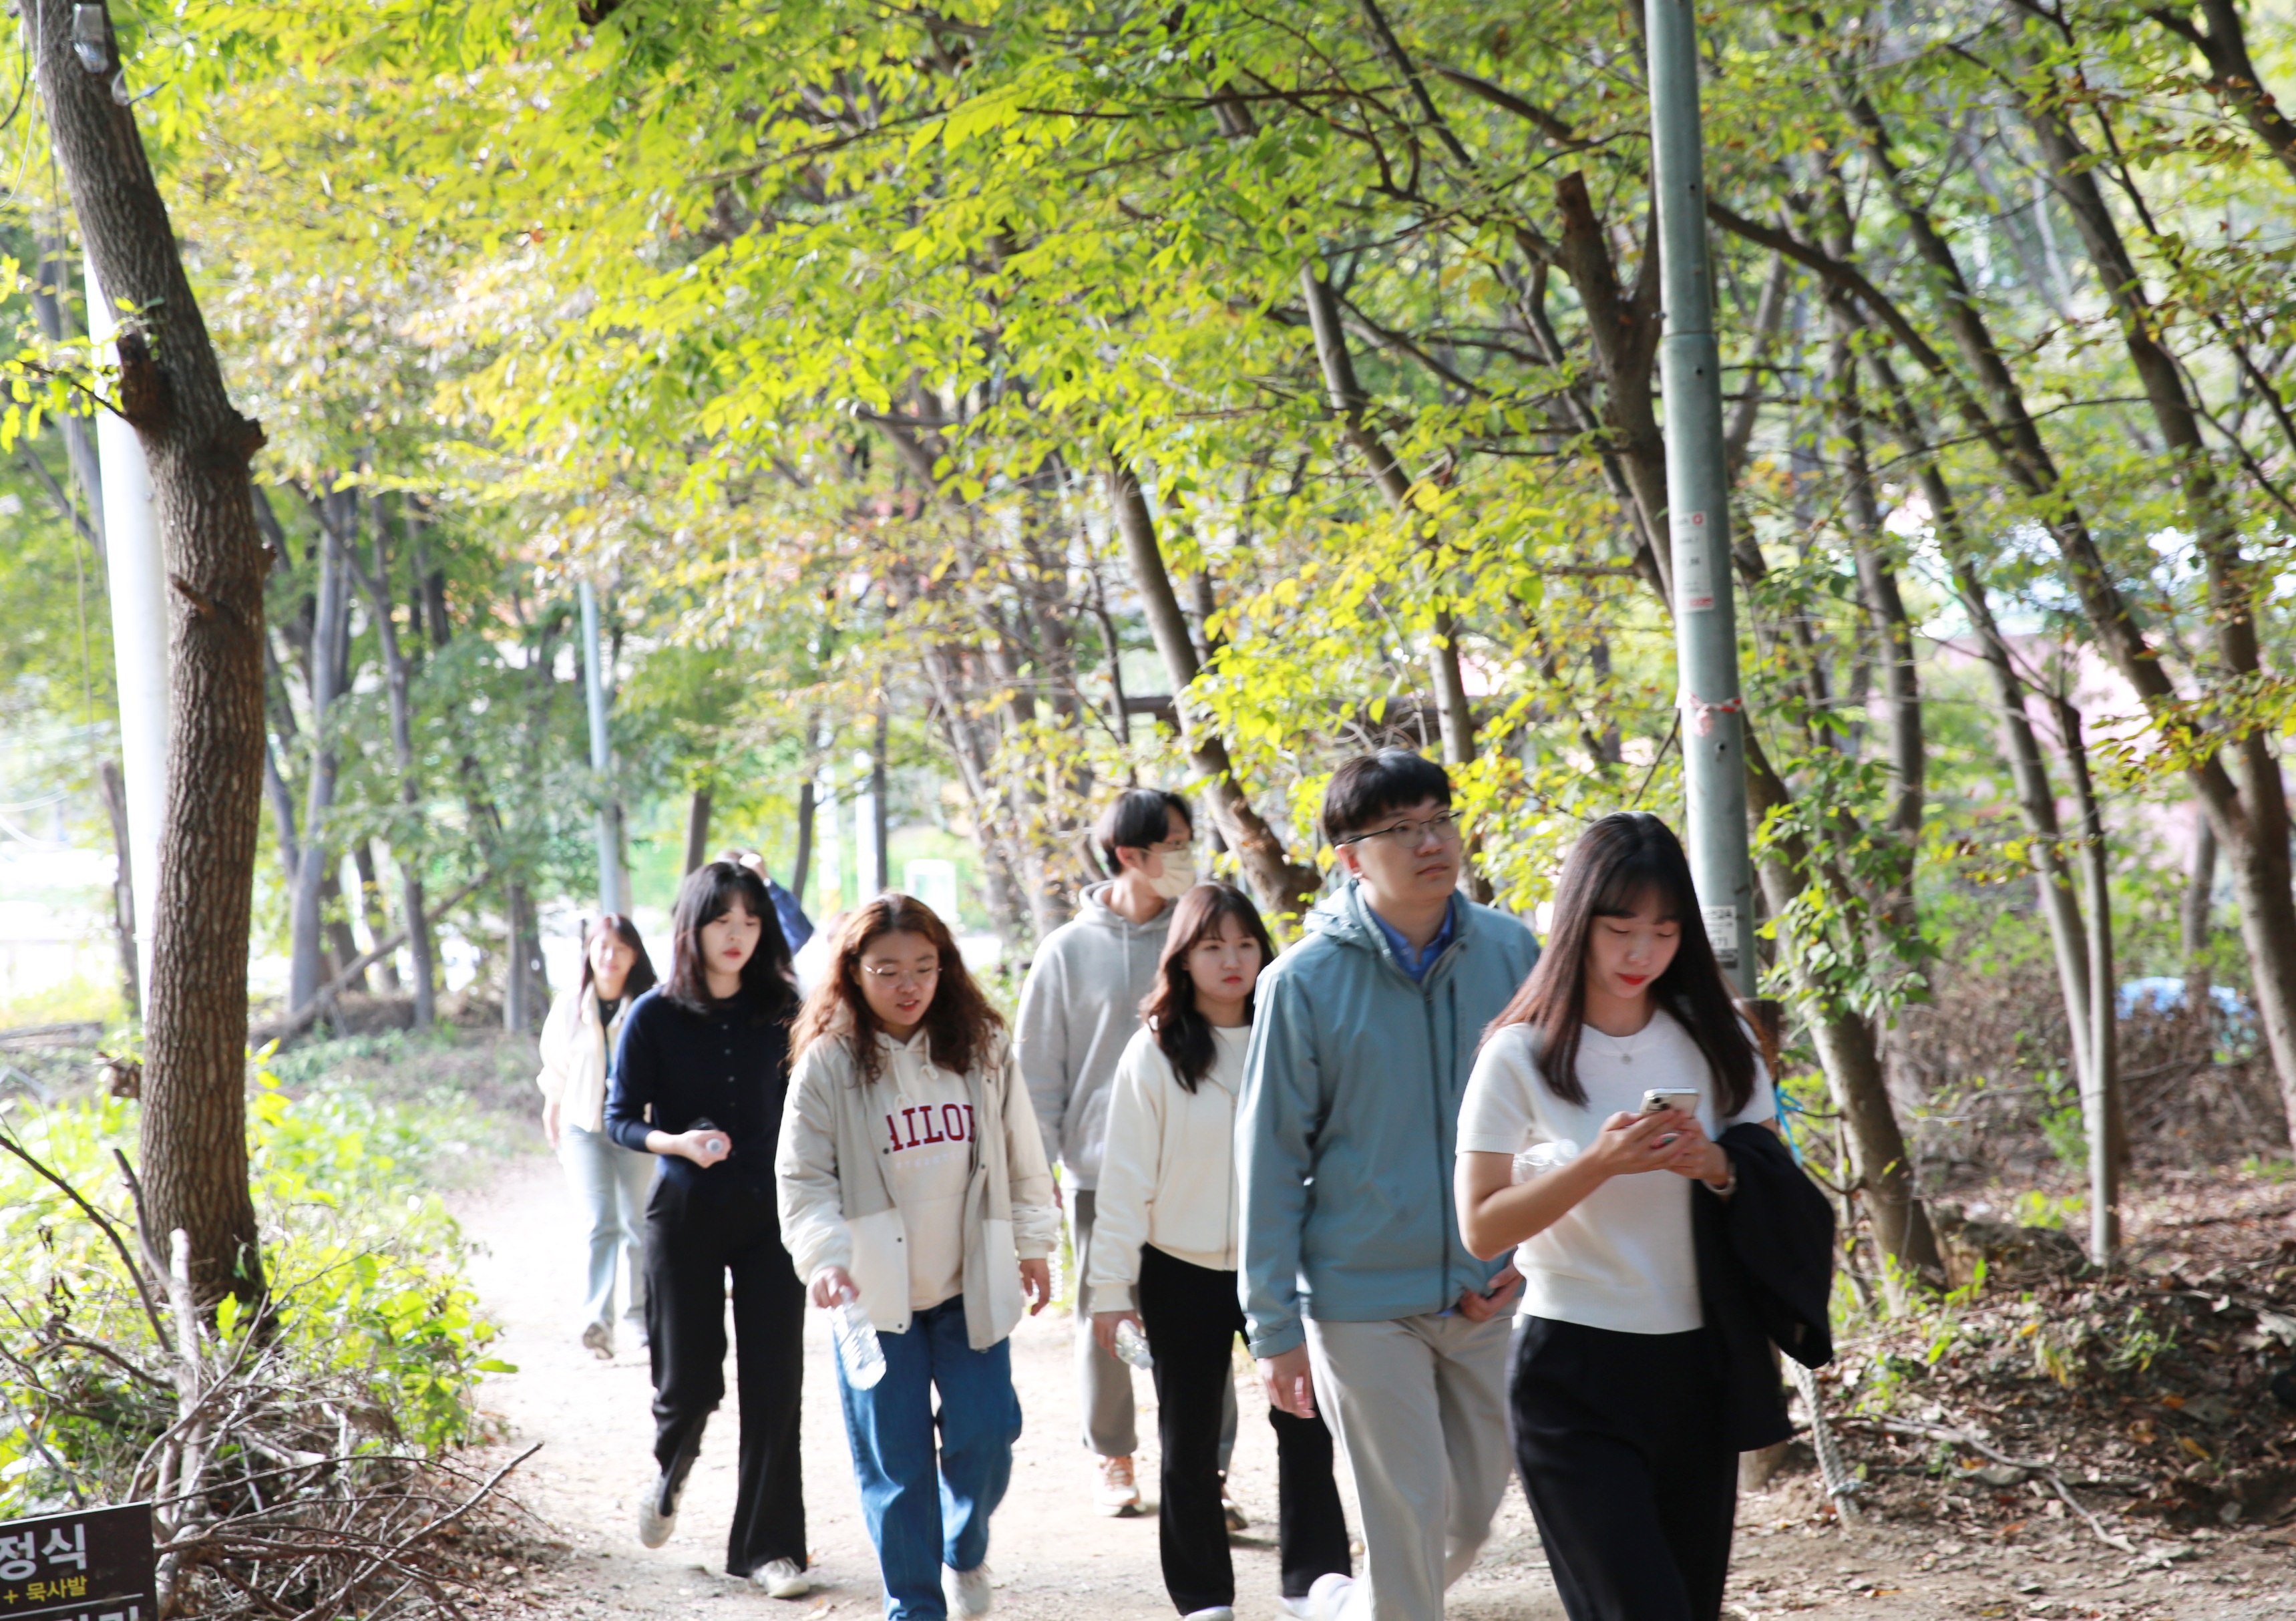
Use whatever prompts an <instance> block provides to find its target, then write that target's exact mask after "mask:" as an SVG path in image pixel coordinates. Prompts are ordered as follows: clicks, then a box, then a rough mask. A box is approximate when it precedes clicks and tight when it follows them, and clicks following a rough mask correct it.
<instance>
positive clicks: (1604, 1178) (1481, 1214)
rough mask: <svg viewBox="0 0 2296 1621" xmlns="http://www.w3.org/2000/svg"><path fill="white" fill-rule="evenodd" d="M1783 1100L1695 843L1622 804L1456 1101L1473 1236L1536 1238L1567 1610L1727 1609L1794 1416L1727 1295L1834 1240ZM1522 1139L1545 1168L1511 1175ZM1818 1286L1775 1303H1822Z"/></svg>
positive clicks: (1612, 1614) (1530, 1410)
mask: <svg viewBox="0 0 2296 1621" xmlns="http://www.w3.org/2000/svg"><path fill="white" fill-rule="evenodd" d="M1774 1117H1775V1103H1774V1101H1773V1098H1772V1097H1771V1091H1770V1080H1769V1076H1768V1074H1767V1073H1766V1072H1765V1071H1764V1068H1763V1066H1762V1063H1761V1060H1760V1058H1759V1056H1758V1055H1757V1053H1756V1051H1755V1047H1754V1043H1753V1041H1752V1039H1751V1034H1750V1033H1749V1032H1748V1030H1747V1028H1746V1027H1745V1025H1744V1024H1743V1023H1742V1022H1741V1020H1740V1017H1739V1015H1738V1012H1737V1009H1736V1008H1735V1006H1734V1003H1733V1001H1732V1000H1731V995H1730V991H1729V987H1728V986H1727V984H1726V983H1725V981H1724V980H1723V977H1722V973H1721V970H1720V968H1719V967H1718V966H1717V965H1716V962H1715V958H1714V952H1713V949H1712V947H1711V946H1710V944H1709V942H1708V940H1707V937H1706V931H1705V927H1704V925H1703V922H1702V917H1701V914H1700V912H1699V909H1698V901H1697V896H1696V894H1695V893H1694V892H1693V888H1692V885H1691V878H1690V868H1689V864H1688V862H1687V861H1685V860H1684V857H1683V853H1682V846H1681V844H1680V843H1677V840H1676V838H1675V836H1674V835H1673V833H1672V832H1670V831H1669V829H1668V828H1667V827H1666V825H1665V824H1664V823H1663V822H1661V821H1660V820H1659V819H1657V818H1656V817H1653V816H1648V815H1644V814H1640V813H1633V812H1622V813H1620V814H1618V815H1613V816H1607V817H1604V818H1603V819H1602V820H1600V821H1598V822H1596V823H1595V825H1594V827H1591V828H1590V829H1588V831H1587V834H1586V835H1585V836H1583V837H1582V838H1581V839H1580V840H1579V843H1578V845H1577V847H1576V848H1575V849H1573V850H1572V852H1570V860H1569V861H1568V862H1567V863H1566V864H1565V866H1564V868H1563V871H1562V883H1561V885H1560V887H1559V890H1558V893H1557V894H1556V896H1555V901H1554V924H1553V927H1552V929H1551V931H1550V933H1549V934H1548V937H1547V946H1546V954H1545V955H1544V956H1543V957H1541V958H1540V959H1539V962H1538V967H1537V968H1536V969H1535V970H1533V971H1532V973H1531V975H1530V977H1529V980H1528V981H1527V982H1526V983H1524V985H1523V988H1522V990H1521V992H1520V993H1519V994H1518V995H1517V996H1516V997H1515V999H1514V1000H1513V1002H1512V1003H1510V1004H1509V1005H1508V1007H1507V1008H1506V1010H1505V1012H1504V1013H1502V1014H1501V1015H1500V1016H1498V1018H1497V1020H1496V1021H1495V1022H1494V1023H1493V1024H1492V1026H1491V1029H1490V1033H1489V1034H1488V1037H1487V1039H1486V1041H1485V1043H1484V1046H1483V1049H1482V1052H1481V1054H1480V1057H1478V1059H1477V1061H1476V1064H1475V1070H1474V1074H1473V1076H1472V1079H1471V1080H1470V1081H1469V1082H1468V1086H1467V1093H1466V1097H1465V1098H1464V1101H1463V1103H1462V1105H1461V1107H1460V1115H1459V1156H1458V1173H1457V1184H1458V1186H1457V1193H1458V1205H1459V1223H1460V1231H1461V1235H1462V1236H1463V1237H1464V1238H1465V1239H1466V1241H1467V1244H1468V1247H1470V1248H1471V1249H1472V1250H1473V1251H1474V1253H1475V1254H1476V1255H1497V1254H1499V1253H1500V1252H1501V1251H1502V1250H1504V1249H1505V1248H1506V1247H1508V1246H1509V1245H1520V1246H1521V1247H1520V1248H1519V1249H1518V1250H1517V1252H1516V1264H1517V1265H1518V1266H1519V1267H1520V1268H1521V1271H1522V1274H1523V1278H1524V1290H1523V1300H1522V1306H1521V1323H1520V1325H1519V1328H1518V1330H1517V1333H1516V1336H1515V1341H1514V1346H1513V1367H1512V1369H1511V1371H1510V1378H1509V1381H1508V1402H1509V1405H1510V1408H1511V1410H1512V1411H1511V1416H1512V1419H1513V1422H1512V1424H1511V1425H1510V1428H1511V1430H1512V1432H1513V1441H1514V1447H1515V1457H1516V1462H1517V1464H1518V1466H1519V1467H1520V1468H1521V1471H1522V1479H1523V1485H1524V1488H1525V1490H1526V1491H1527V1493H1529V1498H1530V1505H1531V1509H1532V1511H1533V1513H1534V1514H1535V1515H1536V1517H1537V1518H1538V1530H1539V1535H1540V1537H1541V1538H1542V1539H1543V1540H1544V1542H1545V1543H1546V1550H1547V1553H1548V1556H1549V1558H1550V1559H1552V1561H1553V1564H1554V1580H1555V1585H1556V1587H1557V1588H1559V1589H1560V1590H1561V1593H1562V1604H1563V1609H1565V1610H1566V1611H1567V1612H1568V1613H1569V1615H1570V1617H1571V1621H1712V1618H1713V1617H1717V1616H1718V1615H1719V1614H1720V1613H1721V1609H1722V1594H1723V1584H1724V1579H1725V1577H1726V1575H1727V1573H1728V1568H1729V1561H1730V1537H1731V1520H1732V1517H1733V1514H1734V1509H1735V1502H1736V1490H1737V1469H1738V1458H1737V1454H1738V1452H1739V1451H1740V1450H1741V1449H1742V1448H1744V1447H1751V1446H1756V1445H1760V1444H1764V1441H1762V1440H1758V1439H1753V1438H1751V1437H1753V1436H1766V1437H1767V1440H1776V1439H1780V1438H1782V1437H1783V1436H1784V1435H1785V1434H1787V1433H1790V1432H1789V1431H1787V1430H1786V1429H1785V1428H1784V1411H1783V1408H1782V1406H1781V1405H1780V1404H1779V1403H1778V1395H1777V1392H1778V1379H1777V1375H1776V1371H1775V1367H1774V1365H1773V1364H1772V1363H1771V1362H1770V1359H1769V1353H1768V1347H1767V1345H1764V1344H1761V1343H1760V1341H1761V1336H1760V1334H1759V1330H1753V1331H1751V1335H1748V1334H1743V1333H1741V1332H1740V1331H1739V1330H1740V1325H1738V1324H1737V1322H1736V1321H1735V1319H1734V1318H1728V1319H1725V1318H1720V1317H1718V1316H1716V1315H1715V1314H1714V1313H1715V1312H1716V1310H1717V1304H1716V1303H1717V1302H1718V1301H1720V1300H1722V1299H1723V1298H1724V1297H1725V1296H1726V1294H1728V1293H1729V1291H1728V1290H1727V1289H1726V1288H1724V1287H1723V1285H1724V1284H1725V1283H1726V1282H1728V1283H1730V1284H1732V1285H1733V1287H1735V1285H1736V1282H1737V1269H1738V1267H1739V1266H1740V1264H1741V1263H1744V1264H1745V1265H1747V1266H1748V1267H1749V1268H1751V1269H1753V1270H1756V1271H1759V1270H1760V1267H1761V1265H1762V1264H1763V1263H1764V1257H1765V1256H1766V1255H1767V1256H1775V1255H1779V1254H1781V1253H1784V1252H1787V1251H1792V1250H1793V1249H1794V1247H1795V1246H1797V1245H1798V1244H1800V1243H1801V1242H1802V1241H1803V1240H1804V1239H1806V1238H1815V1237H1816V1227H1823V1228H1824V1229H1825V1239H1824V1241H1825V1243H1827V1244H1828V1245H1830V1243H1831V1239H1832V1230H1831V1224H1830V1218H1828V1216H1827V1214H1826V1209H1825V1201H1824V1200H1823V1198H1821V1197H1817V1196H1816V1193H1815V1190H1814V1189H1811V1188H1810V1186H1809V1183H1808V1181H1807V1180H1806V1179H1805V1178H1803V1177H1802V1175H1801V1173H1800V1171H1798V1170H1797V1169H1796V1168H1795V1167H1794V1165H1793V1164H1792V1160H1791V1159H1790V1158H1789V1157H1787V1156H1786V1154H1785V1151H1784V1147H1783V1145H1781V1144H1780V1143H1779V1142H1778V1140H1777V1139H1776V1137H1775V1134H1774V1130H1765V1129H1763V1127H1762V1126H1761V1125H1760V1124H1757V1123H1767V1122H1770V1121H1772V1120H1773V1119H1774ZM1525 1150H1539V1152H1538V1153H1536V1154H1534V1155H1533V1156H1532V1158H1531V1161H1530V1162H1529V1163H1530V1164H1534V1165H1538V1166H1539V1167H1540V1168H1538V1169H1536V1170H1532V1171H1530V1172H1529V1180H1527V1181H1521V1182H1517V1181H1515V1174H1516V1173H1515V1165H1516V1158H1515V1156H1517V1155H1518V1154H1521V1153H1523V1152H1524V1151H1525ZM1797 1190H1799V1191H1797ZM1802 1195H1808V1198H1804V1197H1801V1196H1802ZM1812 1199H1814V1200H1815V1201H1816V1222H1815V1225H1813V1223H1812V1219H1811V1216H1810V1210H1809V1201H1810V1200H1812ZM1742 1222H1743V1223H1744V1225H1742V1224H1741V1223H1742ZM1710 1229H1711V1232H1710ZM1710 1255H1720V1256H1722V1257H1725V1261H1724V1263H1723V1264H1724V1265H1725V1266H1726V1268H1728V1269H1729V1277H1728V1278H1726V1279H1725V1278H1721V1277H1718V1276H1715V1275H1712V1274H1710V1272H1709V1270H1708V1267H1707V1264H1706V1263H1707V1260H1708V1257H1709V1256H1710ZM1733 1257H1734V1258H1733ZM1826 1264H1827V1263H1825V1262H1823V1261H1820V1262H1819V1263H1817V1266H1818V1271H1819V1274H1820V1280H1810V1281H1813V1282H1816V1287H1817V1288H1820V1290H1821V1291H1822V1289H1823V1287H1824V1284H1823V1281H1822V1279H1823V1276H1824V1272H1825V1266H1826ZM1761 1281H1763V1282H1764V1283H1765V1284H1769V1283H1771V1282H1772V1281H1773V1280H1771V1279H1770V1278H1769V1277H1767V1276H1763V1277H1762V1279H1761ZM1739 1292H1740V1293H1741V1294H1743V1289H1741V1290H1740V1291H1739ZM1806 1296H1807V1291H1804V1292H1803V1294H1802V1295H1801V1296H1796V1295H1795V1294H1794V1293H1793V1291H1792V1289H1791V1288H1787V1289H1784V1291H1782V1292H1781V1294H1780V1295H1779V1296H1777V1297H1780V1298H1785V1299H1787V1300H1789V1301H1793V1300H1800V1301H1802V1302H1803V1304H1800V1310H1802V1311H1803V1312H1807V1311H1808V1305H1807V1304H1806ZM1816 1300H1817V1304H1816V1313H1817V1321H1818V1326H1819V1329H1820V1331H1821V1333H1822V1330H1823V1324H1824V1310H1825V1308H1824V1294H1823V1292H1820V1293H1818V1294H1817V1296H1816ZM1749 1338H1751V1345H1749V1344H1748V1343H1747V1341H1748V1339H1749ZM1789 1349H1792V1347H1791V1346H1790V1347H1789ZM1796 1354H1797V1355H1803V1356H1804V1360H1808V1358H1807V1356H1806V1355H1804V1354H1803V1353H1802V1352H1800V1351H1797V1352H1796ZM1819 1360H1821V1361H1823V1360H1824V1356H1823V1355H1820V1357H1819ZM1740 1376H1743V1382H1741V1378H1740ZM1748 1391H1751V1392H1753V1393H1754V1394H1753V1395H1752V1397H1751V1403H1749V1402H1746V1401H1741V1400H1739V1399H1738V1398H1739V1397H1740V1396H1742V1395H1744V1394H1745V1393H1746V1392H1748ZM1765 1407H1767V1410H1768V1411H1761V1410H1762V1409H1764V1408H1765Z"/></svg>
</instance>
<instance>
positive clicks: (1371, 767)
mask: <svg viewBox="0 0 2296 1621" xmlns="http://www.w3.org/2000/svg"><path fill="white" fill-rule="evenodd" d="M1430 799H1431V800H1433V801H1435V802H1437V803H1439V804H1445V805H1447V804H1449V803H1450V802H1451V774H1450V773H1449V772H1448V771H1446V770H1445V769H1443V768H1442V767H1441V766H1439V765H1437V764H1436V763H1435V762H1434V761H1431V760H1430V759H1428V758H1427V756H1425V755H1424V754H1415V753H1412V752H1411V751H1410V750H1409V749H1382V750H1380V752H1379V753H1376V754H1358V755H1357V756H1356V757H1355V758H1354V759H1353V760H1350V761H1348V762H1347V764H1345V765H1343V766H1341V768H1340V769H1338V770H1336V771H1334V772H1333V773H1332V781H1331V785H1330V786H1328V787H1326V788H1325V789H1324V843H1327V844H1337V843H1339V842H1340V840H1341V838H1342V837H1344V836H1345V835H1348V834H1350V833H1361V832H1363V831H1364V830H1365V828H1367V827H1370V826H1371V825H1372V824H1373V823H1374V822H1376V821H1377V820H1379V819H1380V818H1381V817H1382V816H1385V815H1387V814H1388V813H1389V812H1390V811H1408V810H1410V809H1411V808H1412V807H1413V806H1415V805H1416V804H1418V803H1419V802H1421V801H1423V800H1430Z"/></svg>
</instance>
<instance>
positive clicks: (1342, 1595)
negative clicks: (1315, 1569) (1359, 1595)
mask: <svg viewBox="0 0 2296 1621" xmlns="http://www.w3.org/2000/svg"><path fill="white" fill-rule="evenodd" d="M1355 1585H1356V1579H1355V1577H1353V1576H1341V1574H1340V1573H1339V1572H1338V1571H1336V1570H1334V1571H1333V1572H1331V1573H1330V1574H1329V1575H1328V1576H1317V1577H1316V1584H1315V1585H1314V1586H1313V1587H1310V1588H1309V1589H1308V1609H1307V1610H1306V1614H1307V1615H1308V1617H1310V1621H1341V1617H1344V1616H1345V1615H1346V1614H1347V1611H1348V1600H1349V1597H1350V1596H1351V1595H1352V1594H1353V1593H1354V1592H1355Z"/></svg>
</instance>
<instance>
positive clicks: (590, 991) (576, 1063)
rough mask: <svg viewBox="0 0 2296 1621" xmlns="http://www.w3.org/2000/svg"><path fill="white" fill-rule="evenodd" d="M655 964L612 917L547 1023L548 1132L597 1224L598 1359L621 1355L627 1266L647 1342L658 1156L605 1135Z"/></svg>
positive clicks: (589, 1292) (587, 1292)
mask: <svg viewBox="0 0 2296 1621" xmlns="http://www.w3.org/2000/svg"><path fill="white" fill-rule="evenodd" d="M653 983H654V972H653V960H652V959H651V958H649V957H648V956H647V955H646V949H645V942H644V940H643V939H642V938H640V936H639V934H638V926H637V925H636V924H635V923H632V922H631V921H630V920H629V919H628V918H627V917H623V916H621V915H620V914H619V913H618V912H609V913H607V914H606V916H604V917H601V918H599V919H598V921H597V922H596V923H595V924H594V925H592V926H591V929H590V938H589V941H588V942H587V943H586V945H585V946H584V948H583V951H582V981H581V983H579V984H578V985H577V986H575V987H574V989H572V990H570V991H568V992H565V993H564V994H562V996H560V997H559V999H558V1000H556V1001H555V1002H553V1003H552V1004H551V1008H550V1016H549V1017H548V1018H546V1019H545V1020H544V1021H543V1023H542V1043H541V1045H542V1070H541V1073H540V1074H537V1075H536V1076H535V1078H534V1080H535V1084H536V1085H537V1086H539V1087H540V1088H541V1089H542V1131H543V1135H544V1136H545V1137H547V1138H549V1139H550V1146H551V1147H552V1148H555V1149H556V1150H557V1151H558V1160H559V1163H560V1164H562V1165H564V1166H565V1167H566V1180H567V1182H568V1183H569V1184H570V1186H571V1187H572V1189H573V1190H574V1197H576V1198H577V1199H578V1200H580V1201H581V1205H582V1214H583V1216H584V1218H585V1219H586V1221H587V1222H588V1224H589V1234H588V1238H589V1276H588V1281H587V1284H586V1288H585V1289H584V1291H583V1295H584V1298H583V1303H582V1313H583V1314H582V1343H583V1344H584V1345H586V1346H588V1347H589V1349H590V1353H591V1354H592V1355H594V1356H596V1357H599V1358H601V1359H603V1360H607V1361H611V1359H612V1357H613V1354H614V1283H615V1279H616V1273H617V1272H618V1271H620V1269H621V1263H622V1262H623V1261H624V1259H625V1258H627V1261H628V1263H629V1295H628V1298H627V1302H626V1312H625V1314H626V1315H627V1318H628V1319H629V1323H630V1328H631V1329H632V1331H633V1332H634V1333H635V1336H636V1337H637V1341H638V1343H639V1344H640V1345H644V1343H645V1338H646V1335H645V1203H646V1190H647V1189H650V1188H652V1186H653V1171H654V1165H653V1156H652V1155H651V1154H637V1153H634V1152H632V1151H631V1150H630V1149H628V1148H624V1147H622V1146H621V1144H619V1143H618V1142H616V1141H615V1140H613V1139H612V1138H611V1137H609V1136H607V1135H606V1076H607V1074H608V1072H609V1071H611V1069H612V1068H613V1064H614V1049H615V1046H616V1045H617V1044H618V1043H619V1041H621V1039H622V1021H623V1019H624V1018H625V1017H627V1015H628V1013H629V1010H630V1004H631V1003H632V1002H635V1000H637V999H638V998H639V997H640V996H641V995H643V994H644V993H645V992H647V991H650V990H652V988H653Z"/></svg>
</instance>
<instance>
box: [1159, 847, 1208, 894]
mask: <svg viewBox="0 0 2296 1621" xmlns="http://www.w3.org/2000/svg"><path fill="white" fill-rule="evenodd" d="M1195 886H1196V852H1194V851H1193V850H1183V851H1181V852H1178V853H1177V855H1167V856H1166V857H1165V858H1164V871H1163V874H1162V876H1159V877H1153V878H1151V879H1149V880H1148V887H1149V889H1150V891H1151V892H1152V893H1154V894H1155V896H1156V898H1157V899H1158V900H1160V901H1177V900H1178V899H1179V898H1180V897H1181V896H1182V895H1185V894H1186V893H1188V892H1189V891H1190V890H1192V889H1193V888H1195Z"/></svg>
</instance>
